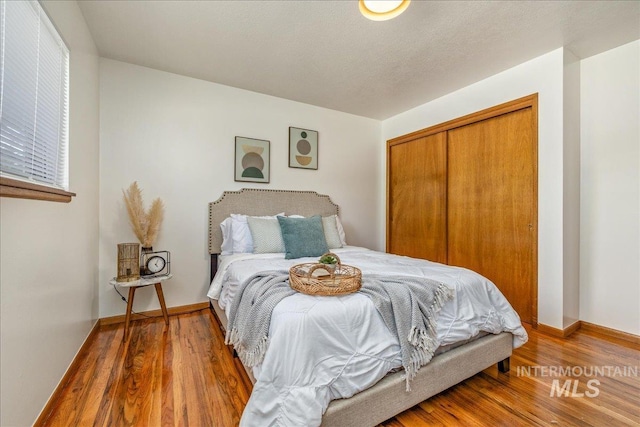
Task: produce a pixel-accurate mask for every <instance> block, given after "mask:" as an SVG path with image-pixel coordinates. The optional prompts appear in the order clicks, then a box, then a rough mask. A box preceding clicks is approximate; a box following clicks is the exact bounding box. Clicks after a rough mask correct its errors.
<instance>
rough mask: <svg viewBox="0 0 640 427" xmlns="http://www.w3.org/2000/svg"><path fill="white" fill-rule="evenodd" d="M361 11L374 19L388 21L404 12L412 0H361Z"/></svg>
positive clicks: (366, 16)
mask: <svg viewBox="0 0 640 427" xmlns="http://www.w3.org/2000/svg"><path fill="white" fill-rule="evenodd" d="M358 3H359V5H360V13H362V14H363V15H364V16H365V18H368V19H371V20H372V21H386V20H387V19H393V18H395V17H396V16H398V15H400V14H401V13H402V12H404V11H405V10H406V9H407V7H409V3H411V0H389V1H387V0H360V1H359V2H358Z"/></svg>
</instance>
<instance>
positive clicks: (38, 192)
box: [0, 177, 76, 203]
mask: <svg viewBox="0 0 640 427" xmlns="http://www.w3.org/2000/svg"><path fill="white" fill-rule="evenodd" d="M75 195H76V193H70V192H68V191H64V190H59V189H57V188H52V187H47V186H45V185H38V184H32V183H30V182H24V181H19V180H17V179H11V178H5V177H0V197H15V198H18V199H32V200H46V201H48V202H62V203H69V202H70V201H71V198H72V197H75Z"/></svg>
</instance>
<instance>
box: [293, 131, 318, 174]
mask: <svg viewBox="0 0 640 427" xmlns="http://www.w3.org/2000/svg"><path fill="white" fill-rule="evenodd" d="M289 167H290V168H302V169H318V131H315V130H309V129H300V128H294V127H290V128H289Z"/></svg>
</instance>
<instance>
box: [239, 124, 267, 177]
mask: <svg viewBox="0 0 640 427" xmlns="http://www.w3.org/2000/svg"><path fill="white" fill-rule="evenodd" d="M234 173H235V180H236V181H245V182H264V183H268V182H269V141H265V140H262V139H253V138H245V137H242V136H236V161H235V167H234Z"/></svg>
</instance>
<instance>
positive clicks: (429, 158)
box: [387, 132, 447, 263]
mask: <svg viewBox="0 0 640 427" xmlns="http://www.w3.org/2000/svg"><path fill="white" fill-rule="evenodd" d="M446 142H447V141H446V132H441V133H438V134H435V135H429V136H426V137H422V138H419V139H414V140H410V141H404V142H398V143H393V144H389V146H388V149H387V167H388V170H387V191H388V194H387V251H388V252H391V253H394V254H398V255H407V256H411V257H415V258H423V259H428V260H430V261H436V262H441V263H445V262H446V261H447V258H446V257H447V250H446V248H447V240H446V212H447V211H446V209H447V206H446V162H447V157H446V148H447V147H446Z"/></svg>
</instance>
